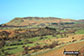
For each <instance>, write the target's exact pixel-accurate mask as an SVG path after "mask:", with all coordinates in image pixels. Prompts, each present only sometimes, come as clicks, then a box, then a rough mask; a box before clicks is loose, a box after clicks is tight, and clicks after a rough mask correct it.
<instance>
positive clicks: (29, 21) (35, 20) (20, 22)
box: [7, 17, 75, 26]
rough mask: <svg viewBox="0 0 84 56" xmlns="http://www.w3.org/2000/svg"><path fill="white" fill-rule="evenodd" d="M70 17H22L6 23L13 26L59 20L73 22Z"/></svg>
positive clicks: (56, 21)
mask: <svg viewBox="0 0 84 56" xmlns="http://www.w3.org/2000/svg"><path fill="white" fill-rule="evenodd" d="M73 21H75V20H72V19H62V18H55V17H23V18H14V19H13V20H11V21H10V22H8V23H7V25H13V26H28V25H39V24H42V23H44V24H49V23H59V22H73Z"/></svg>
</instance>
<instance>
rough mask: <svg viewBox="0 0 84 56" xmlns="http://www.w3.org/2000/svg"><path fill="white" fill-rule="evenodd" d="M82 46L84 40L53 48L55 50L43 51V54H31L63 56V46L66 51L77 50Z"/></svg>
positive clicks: (83, 45)
mask: <svg viewBox="0 0 84 56" xmlns="http://www.w3.org/2000/svg"><path fill="white" fill-rule="evenodd" d="M82 47H84V41H82V42H78V43H73V44H69V45H66V46H64V47H61V48H59V49H55V50H52V51H49V52H47V53H43V54H39V55H33V56H65V55H64V54H63V51H64V48H65V49H66V50H67V51H78V50H80V49H81V48H82Z"/></svg>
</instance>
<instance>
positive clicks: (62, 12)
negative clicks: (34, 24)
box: [0, 0, 84, 24]
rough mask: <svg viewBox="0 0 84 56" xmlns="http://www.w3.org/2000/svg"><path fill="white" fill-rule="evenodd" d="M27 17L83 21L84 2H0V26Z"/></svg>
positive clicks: (60, 0)
mask: <svg viewBox="0 0 84 56" xmlns="http://www.w3.org/2000/svg"><path fill="white" fill-rule="evenodd" d="M28 16H31V17H59V18H66V19H67V18H71V19H84V0H0V24H3V23H7V22H9V21H10V20H12V19H14V18H15V17H28Z"/></svg>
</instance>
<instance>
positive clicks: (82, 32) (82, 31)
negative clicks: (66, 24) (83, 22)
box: [76, 29, 84, 34]
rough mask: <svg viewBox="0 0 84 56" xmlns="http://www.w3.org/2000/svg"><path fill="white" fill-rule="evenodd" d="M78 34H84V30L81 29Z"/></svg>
mask: <svg viewBox="0 0 84 56" xmlns="http://www.w3.org/2000/svg"><path fill="white" fill-rule="evenodd" d="M76 34H84V29H80V30H78V31H76Z"/></svg>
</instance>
